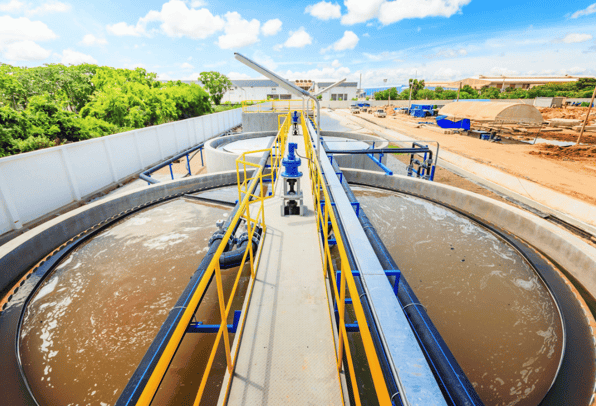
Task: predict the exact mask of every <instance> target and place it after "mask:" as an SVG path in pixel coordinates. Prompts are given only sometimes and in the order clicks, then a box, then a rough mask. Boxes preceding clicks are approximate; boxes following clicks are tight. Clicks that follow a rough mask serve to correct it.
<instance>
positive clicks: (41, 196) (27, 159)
mask: <svg viewBox="0 0 596 406" xmlns="http://www.w3.org/2000/svg"><path fill="white" fill-rule="evenodd" d="M0 171H2V175H3V177H4V179H5V180H6V185H5V187H6V190H3V192H5V193H6V194H8V195H10V198H11V199H12V201H13V203H14V206H15V207H16V209H17V210H18V214H19V218H20V219H21V222H22V223H27V222H29V221H31V220H35V219H36V218H38V217H41V216H43V215H44V214H46V213H49V212H51V211H53V210H56V209H58V208H60V207H62V206H64V205H66V204H68V203H70V202H72V201H73V196H72V193H71V188H70V185H69V182H68V175H67V173H66V168H65V167H64V162H63V160H62V154H61V152H60V151H59V150H58V149H53V150H48V152H47V153H45V154H35V155H30V156H26V154H23V156H22V157H21V159H18V160H12V161H9V162H7V163H4V164H1V165H0ZM23 179H26V181H23ZM3 189H4V188H3Z"/></svg>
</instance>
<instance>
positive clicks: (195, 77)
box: [168, 72, 201, 82]
mask: <svg viewBox="0 0 596 406" xmlns="http://www.w3.org/2000/svg"><path fill="white" fill-rule="evenodd" d="M200 75H201V73H200V72H194V73H191V74H190V75H188V76H184V77H183V78H182V79H181V80H195V81H197V82H198V81H199V77H200ZM168 80H172V79H168Z"/></svg>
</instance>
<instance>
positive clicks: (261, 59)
mask: <svg viewBox="0 0 596 406" xmlns="http://www.w3.org/2000/svg"><path fill="white" fill-rule="evenodd" d="M252 58H253V59H254V60H255V61H256V62H257V63H259V64H261V65H263V66H265V67H266V68H268V69H271V70H275V69H277V63H276V62H275V61H274V60H273V59H272V58H271V57H270V56H269V55H266V54H265V53H263V52H262V51H256V52H255V53H254V54H253V56H252Z"/></svg>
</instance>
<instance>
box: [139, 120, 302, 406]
mask: <svg viewBox="0 0 596 406" xmlns="http://www.w3.org/2000/svg"><path fill="white" fill-rule="evenodd" d="M290 121H291V120H290V119H289V117H288V119H286V123H284V126H282V128H281V129H280V131H279V132H278V135H277V137H276V139H275V142H274V144H273V145H272V147H271V148H269V149H265V150H260V151H250V152H246V153H244V154H242V156H240V157H239V158H238V160H237V163H236V172H237V178H238V190H239V196H240V199H239V200H238V201H239V202H240V204H239V207H238V211H237V212H236V214H235V215H234V217H233V219H232V220H231V222H230V226H229V227H228V229H227V231H226V233H225V235H224V237H223V239H222V241H221V243H220V245H219V248H218V249H217V251H216V252H215V254H214V255H213V259H212V260H211V262H210V263H209V265H208V266H207V269H206V270H205V273H204V275H203V278H202V279H201V282H200V283H199V286H198V287H197V289H196V291H195V293H194V294H193V296H192V297H191V299H190V301H189V302H188V304H187V306H186V310H185V311H184V313H183V315H182V317H181V319H180V322H179V324H178V325H177V326H176V328H175V330H174V333H173V334H172V336H171V338H170V341H169V342H168V344H167V346H166V348H165V350H164V351H163V353H162V354H161V356H160V359H159V361H158V362H157V365H156V367H155V368H154V370H153V372H152V374H151V376H150V377H149V379H148V381H147V383H146V385H145V387H144V389H143V392H142V393H141V395H140V396H139V399H138V400H137V402H136V405H143V406H148V405H150V404H151V402H152V400H153V397H154V396H155V393H156V392H157V390H158V388H159V385H160V383H161V381H162V379H163V377H164V376H165V374H166V372H167V370H168V367H169V365H170V363H171V361H172V359H173V358H174V355H175V353H176V350H177V349H178V347H179V345H180V343H181V342H182V339H183V337H184V334H185V333H186V329H187V327H188V325H189V323H190V322H191V320H192V317H193V315H194V314H195V312H196V311H197V308H198V306H199V302H200V300H201V297H203V294H204V293H205V291H206V290H207V288H208V285H209V281H210V280H211V278H212V277H213V275H214V274H215V281H216V285H217V297H218V301H219V311H220V316H221V323H220V326H219V330H218V332H217V335H216V339H215V343H214V345H213V349H212V351H211V354H210V356H209V360H208V362H207V366H206V368H205V372H204V373H203V377H202V380H201V384H200V386H199V391H198V394H197V396H196V399H195V402H194V405H198V404H199V402H200V400H201V397H202V396H203V392H204V391H205V386H206V384H207V380H208V378H209V374H210V372H211V368H212V366H213V361H214V359H215V355H216V353H217V349H218V347H219V343H220V341H221V338H222V337H223V339H224V347H225V354H226V361H227V367H228V371H229V372H230V373H232V371H233V370H234V366H235V363H236V358H237V353H236V354H235V355H234V356H232V354H231V347H230V338H229V332H228V318H229V316H230V312H231V308H232V302H233V299H234V297H235V295H236V294H237V291H238V284H239V281H240V277H241V275H242V272H243V270H244V265H241V266H240V267H239V269H238V272H237V274H236V279H235V281H234V285H233V287H232V290H231V292H230V294H229V297H228V298H227V300H226V298H225V295H224V290H223V283H222V273H221V268H220V265H219V259H220V256H221V255H222V254H223V251H224V249H225V247H226V246H227V243H228V241H229V240H230V238H231V237H232V233H233V231H234V230H235V229H236V225H237V224H238V223H239V222H240V221H242V220H243V219H244V220H245V221H246V227H247V233H248V237H249V239H248V241H249V243H248V244H247V248H246V251H245V252H244V257H243V258H242V262H241V264H245V262H246V259H247V257H248V258H249V260H250V261H249V265H250V274H251V279H253V280H254V277H255V270H256V268H257V265H258V264H256V263H255V257H256V256H257V253H255V252H253V248H252V243H251V241H252V237H253V235H254V233H255V231H256V230H257V227H261V229H262V232H261V236H262V237H261V243H260V246H259V250H261V249H262V247H263V240H264V238H265V232H266V230H267V227H266V225H265V217H264V201H265V200H266V199H267V198H268V197H267V196H266V192H267V191H266V190H265V186H264V183H265V180H266V179H267V178H270V179H271V180H272V181H274V180H275V176H276V173H277V172H278V169H279V166H280V164H281V159H282V157H283V153H284V149H285V144H286V139H287V135H288V131H289V128H290ZM266 151H269V152H270V154H271V171H270V172H269V173H265V169H266V165H257V164H254V163H252V162H248V161H247V159H246V156H247V155H248V154H253V153H255V152H266ZM240 165H244V169H243V170H242V171H241V170H240V168H239V166H240ZM247 167H249V170H247ZM253 168H254V172H253V173H252V175H250V169H253ZM241 172H242V173H243V175H244V176H243V178H242V181H241V180H240V173H241ZM253 179H257V180H258V182H257V183H256V185H255V187H254V188H252V187H250V188H249V185H250V181H251V180H253ZM257 185H259V186H260V187H259V188H258V189H257V187H256V186H257ZM272 190H275V188H273V189H272ZM256 207H258V209H257V208H256ZM251 286H252V284H251ZM250 294H252V290H251V291H250V292H247V295H248V296H249V297H250ZM245 317H246V314H243V315H242V319H243V320H244V318H245ZM243 326H244V323H243V322H242V323H241V324H240V326H239V329H238V331H237V332H236V334H242V328H243Z"/></svg>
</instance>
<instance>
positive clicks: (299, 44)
mask: <svg viewBox="0 0 596 406" xmlns="http://www.w3.org/2000/svg"><path fill="white" fill-rule="evenodd" d="M310 44H312V37H311V36H310V34H309V33H307V32H306V30H305V29H304V27H300V29H298V31H290V37H289V38H288V39H287V40H286V42H284V46H285V47H286V48H304V47H305V46H307V45H310Z"/></svg>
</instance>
